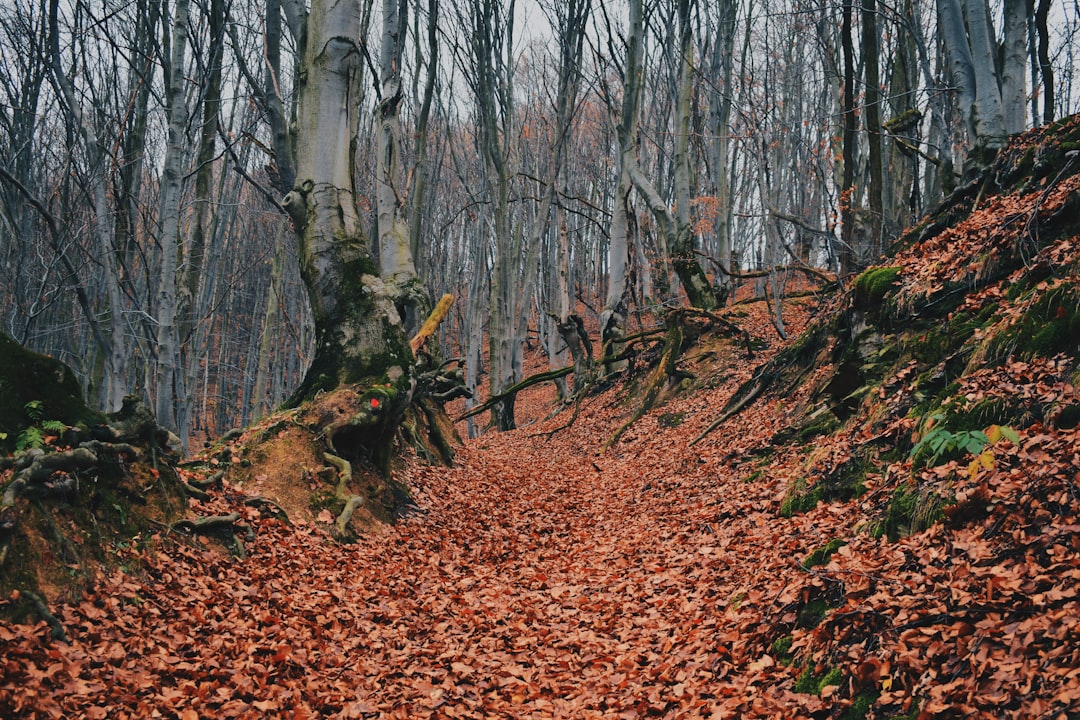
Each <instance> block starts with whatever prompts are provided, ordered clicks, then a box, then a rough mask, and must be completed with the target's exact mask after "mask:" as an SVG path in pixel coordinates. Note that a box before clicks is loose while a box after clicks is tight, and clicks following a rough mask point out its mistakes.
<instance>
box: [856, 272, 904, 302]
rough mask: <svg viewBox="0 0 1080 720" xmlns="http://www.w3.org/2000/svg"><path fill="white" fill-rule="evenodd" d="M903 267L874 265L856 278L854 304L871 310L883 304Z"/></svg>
mask: <svg viewBox="0 0 1080 720" xmlns="http://www.w3.org/2000/svg"><path fill="white" fill-rule="evenodd" d="M901 270H902V268H899V267H874V268H870V269H869V270H867V271H866V272H864V273H863V274H862V275H860V276H859V277H857V278H856V279H855V298H854V306H855V309H857V310H871V309H876V308H879V307H880V306H881V303H882V301H883V300H884V299H885V296H886V295H888V294H889V292H890V291H891V290H892V289H893V288H895V287H896V285H897V282H896V279H897V277H899V275H900V271H901Z"/></svg>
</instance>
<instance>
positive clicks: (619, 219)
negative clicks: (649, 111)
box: [600, 0, 644, 374]
mask: <svg viewBox="0 0 1080 720" xmlns="http://www.w3.org/2000/svg"><path fill="white" fill-rule="evenodd" d="M641 13H642V6H641V2H640V0H631V2H630V21H629V24H628V26H627V35H626V50H625V60H624V61H623V72H622V103H621V108H620V113H619V124H618V126H617V127H616V138H617V140H618V143H619V157H618V177H619V180H618V184H617V186H616V189H615V197H614V200H613V202H612V210H611V231H610V235H611V238H610V241H609V243H608V283H607V293H606V297H605V300H604V308H603V310H602V311H601V313H600V339H601V343H602V346H603V349H604V356H605V357H613V356H616V355H620V354H621V353H622V350H623V348H624V345H623V343H622V342H621V340H622V338H623V337H625V336H626V319H627V312H628V311H629V303H628V300H629V290H630V288H629V286H628V275H629V272H628V269H629V267H630V264H631V255H630V253H631V252H632V249H633V247H634V243H632V242H631V237H630V230H631V221H632V219H633V217H634V210H633V206H632V203H631V198H630V193H631V192H632V191H633V189H634V181H633V180H632V179H631V176H630V173H631V171H632V169H633V168H634V166H635V165H636V163H637V159H636V158H637V136H638V104H639V102H640V97H641V64H642V54H643V34H644V22H643V21H642V16H641ZM610 34H611V32H610V30H609V35H610ZM612 44H613V43H612ZM642 266H644V263H642ZM605 362H606V364H605V368H604V370H605V372H606V373H608V374H610V373H615V372H622V371H623V370H625V369H626V367H627V365H628V363H627V361H626V360H618V361H614V362H612V361H605Z"/></svg>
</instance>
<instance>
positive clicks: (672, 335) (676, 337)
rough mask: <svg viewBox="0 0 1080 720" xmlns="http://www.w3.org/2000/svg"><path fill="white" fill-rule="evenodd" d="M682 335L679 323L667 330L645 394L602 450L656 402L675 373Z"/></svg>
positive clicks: (617, 438) (613, 442)
mask: <svg viewBox="0 0 1080 720" xmlns="http://www.w3.org/2000/svg"><path fill="white" fill-rule="evenodd" d="M683 337H684V332H683V328H682V326H681V325H675V326H673V327H671V328H670V329H669V330H668V333H667V340H666V341H665V342H664V350H663V352H662V353H661V355H660V362H659V363H657V365H656V367H655V368H654V369H653V371H652V373H650V374H649V379H648V381H647V382H646V384H645V396H644V397H643V398H642V400H641V405H640V406H639V407H638V409H637V410H636V411H634V414H633V416H631V418H630V419H629V420H627V421H626V422H625V423H623V424H622V425H621V426H620V427H619V429H618V430H616V431H615V434H614V435H612V436H611V438H610V439H609V440H608V441H607V442H606V443H604V447H603V449H604V450H607V449H608V448H610V447H611V446H612V445H614V444H615V443H617V442H618V441H619V438H620V437H622V435H623V433H624V432H626V431H627V430H628V429H629V428H630V426H631V425H633V424H634V423H635V422H637V421H638V420H639V419H640V418H641V416H642V415H644V414H645V413H647V412H648V411H649V410H651V409H652V407H653V405H655V404H656V399H657V398H658V397H659V396H660V391H661V390H663V389H664V385H665V384H666V383H667V381H668V378H670V377H672V376H674V375H676V372H677V368H676V364H677V363H678V361H679V355H680V354H681V352H682V342H683Z"/></svg>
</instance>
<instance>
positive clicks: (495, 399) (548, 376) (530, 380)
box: [454, 365, 574, 422]
mask: <svg viewBox="0 0 1080 720" xmlns="http://www.w3.org/2000/svg"><path fill="white" fill-rule="evenodd" d="M572 372H574V366H573V365H568V366H567V367H564V368H560V369H558V370H548V371H547V372H542V373H537V374H536V375H531V376H529V377H527V378H525V379H524V380H522V381H521V382H519V383H518V384H516V385H512V386H510V387H509V388H507V389H506V390H503V391H502V392H501V393H499V394H498V395H492V396H491V397H489V398H488V399H487V400H486V401H484V402H483V403H482V404H480V405H477V406H476V407H474V408H473V409H472V410H469V411H467V412H465V413H464V414H462V415H459V416H458V418H457V420H455V421H454V422H460V421H461V420H467V419H468V418H471V417H473V416H474V415H479V414H480V413H482V412H484V411H485V410H490V409H491V408H492V407H493V406H495V405H496V404H497V403H499V402H500V401H501V400H504V399H506V398H508V397H510V396H511V395H515V394H517V393H519V392H521V391H522V390H524V389H525V388H527V387H532V386H533V385H539V384H540V383H542V382H547V381H549V380H555V379H558V378H561V377H566V376H567V375H569V374H571V373H572Z"/></svg>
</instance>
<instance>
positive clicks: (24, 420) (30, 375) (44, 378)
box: [0, 335, 104, 454]
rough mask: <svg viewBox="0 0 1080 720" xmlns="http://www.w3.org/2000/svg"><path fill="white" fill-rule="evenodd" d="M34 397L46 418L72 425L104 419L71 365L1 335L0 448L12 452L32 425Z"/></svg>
mask: <svg viewBox="0 0 1080 720" xmlns="http://www.w3.org/2000/svg"><path fill="white" fill-rule="evenodd" d="M33 401H37V402H40V403H41V411H40V412H41V417H42V419H44V420H55V421H59V422H62V423H64V424H65V425H72V426H75V425H80V424H82V425H97V424H100V423H101V422H103V420H104V418H103V417H102V416H101V414H99V413H96V412H94V411H93V410H91V409H90V408H88V407H87V406H86V403H85V401H84V400H83V393H82V387H81V386H80V385H79V381H78V380H76V379H75V374H74V373H73V372H72V371H71V368H69V367H68V366H67V365H64V364H63V363H62V362H60V361H58V360H54V359H53V358H50V357H47V356H45V355H40V354H38V353H36V352H33V351H31V350H27V349H26V348H24V347H23V346H21V345H19V344H18V343H16V342H15V341H14V340H12V339H11V338H9V337H7V336H6V335H0V452H2V453H4V454H7V453H10V452H12V451H13V450H14V449H15V442H16V438H17V437H18V435H19V433H20V432H22V431H23V430H25V429H26V428H27V427H28V426H29V425H31V418H29V417H27V415H26V410H25V408H26V405H27V403H30V402H33ZM5 436H6V437H5Z"/></svg>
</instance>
